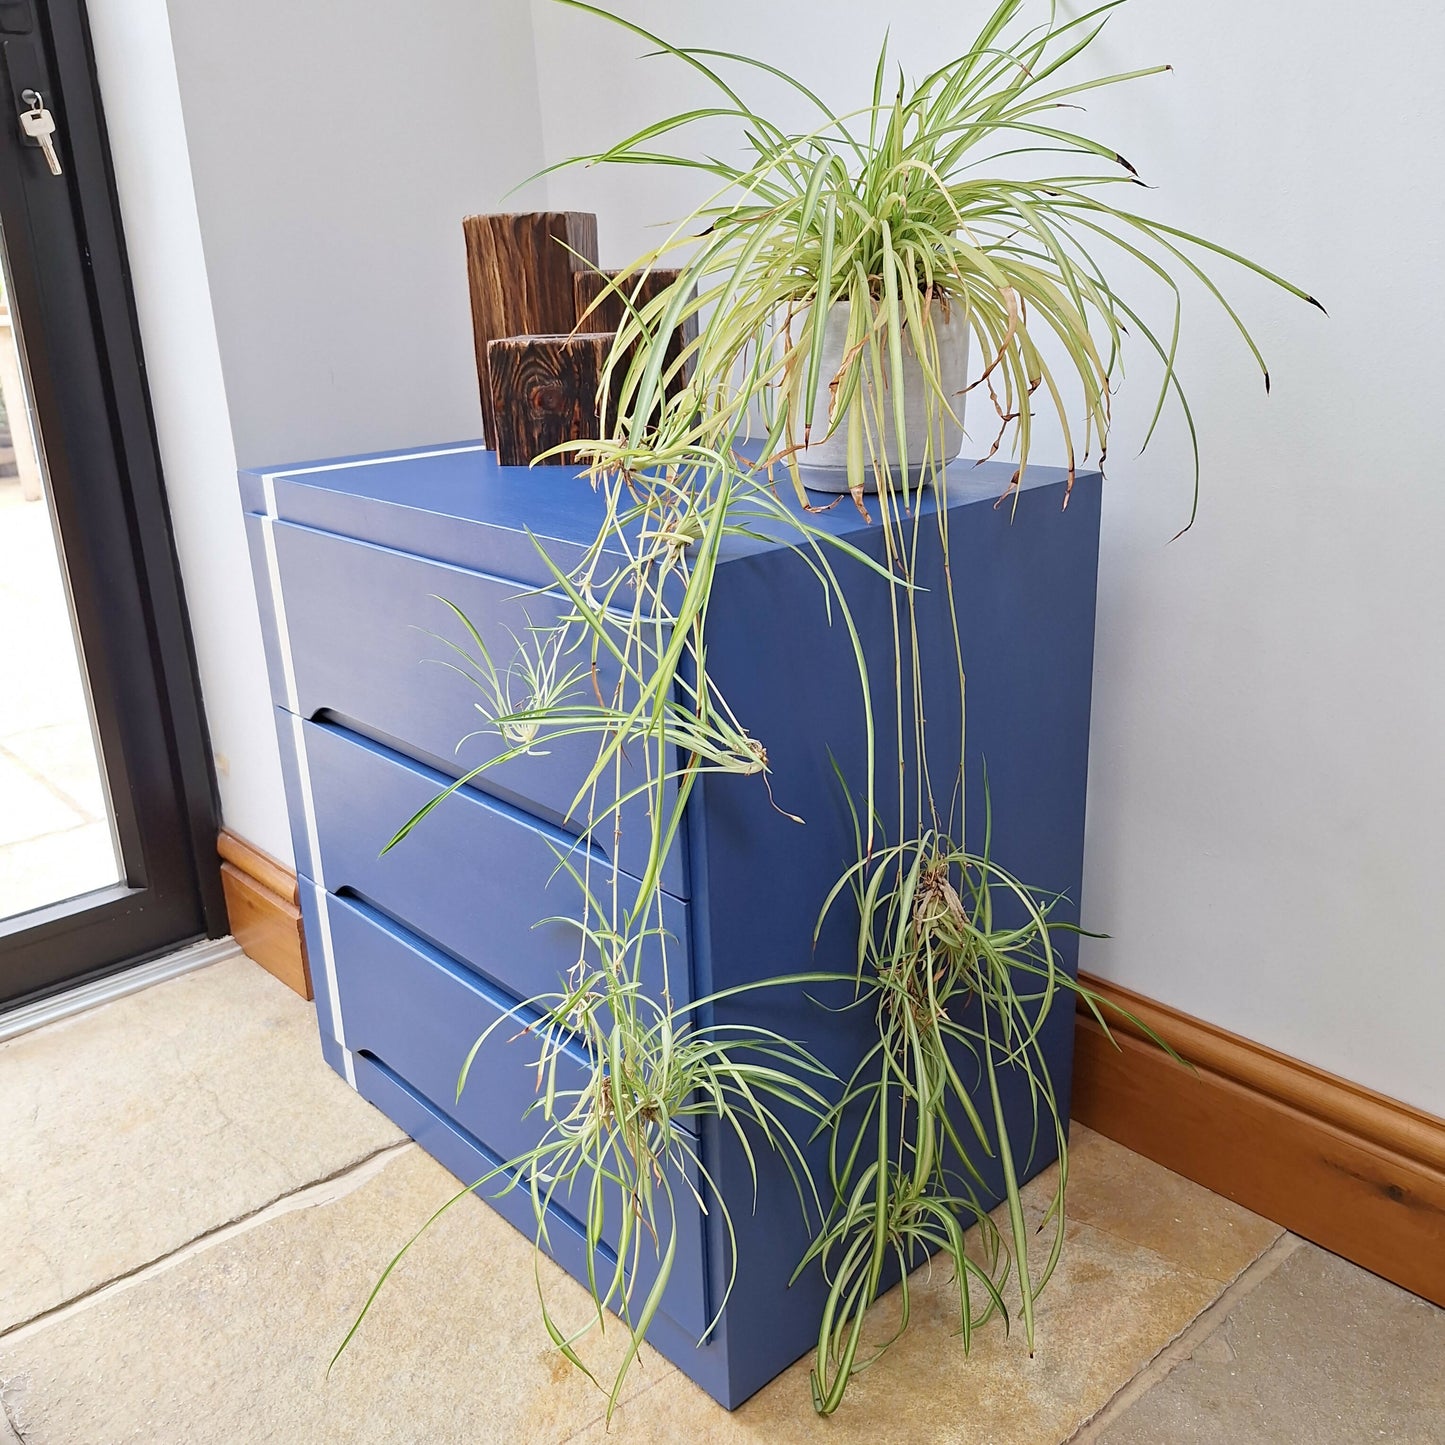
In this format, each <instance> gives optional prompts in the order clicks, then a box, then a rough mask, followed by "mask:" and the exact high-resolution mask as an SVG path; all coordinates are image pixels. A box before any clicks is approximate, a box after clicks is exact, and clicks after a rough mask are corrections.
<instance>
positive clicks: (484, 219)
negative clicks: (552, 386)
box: [462, 211, 597, 447]
mask: <svg viewBox="0 0 1445 1445" xmlns="http://www.w3.org/2000/svg"><path fill="white" fill-rule="evenodd" d="M462 234H463V236H464V237H465V239H466V246H467V283H468V286H469V287H470V290H471V297H472V333H473V336H474V338H475V341H476V352H477V382H478V385H479V387H480V391H481V400H482V430H483V434H484V435H485V437H486V440H487V445H488V446H491V447H495V446H496V444H497V441H496V430H497V428H496V421H495V418H494V416H493V414H492V386H491V380H490V377H489V373H488V365H489V363H488V360H487V346H488V344H489V343H490V342H492V341H494V340H496V339H497V338H498V337H503V336H524V335H547V334H553V333H561V332H567V331H570V330H571V329H572V327H573V325H574V324H575V321H576V316H577V311H576V307H577V299H576V291H575V290H574V288H573V284H572V276H573V273H574V272H575V271H576V270H578V269H579V268H582V267H591V266H595V265H596V264H597V217H596V216H594V215H591V214H589V213H587V212H585V211H528V212H520V213H515V214H498V215H486V216H467V217H466V218H465V219H464V220H463V221H462ZM574 253H575V254H574Z"/></svg>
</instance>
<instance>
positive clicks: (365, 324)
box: [170, 0, 542, 466]
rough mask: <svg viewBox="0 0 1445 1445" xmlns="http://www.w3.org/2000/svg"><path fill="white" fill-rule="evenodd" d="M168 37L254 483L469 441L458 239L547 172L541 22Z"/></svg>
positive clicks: (485, 13)
mask: <svg viewBox="0 0 1445 1445" xmlns="http://www.w3.org/2000/svg"><path fill="white" fill-rule="evenodd" d="M170 17H171V31H172V37H173V42H174V46H175V57H176V67H177V71H178V74H179V77H180V91H181V102H182V108H183V110H184V113H185V125H186V135H187V139H188V141H189V145H190V155H191V170H192V174H193V176H194V178H195V189H196V206H197V211H198V213H199V216H200V226H201V238H202V242H203V244H204V247H205V256H206V264H207V268H208V271H209V275H210V281H211V295H212V300H213V304H214V307H215V319H216V334H217V337H218V339H219V343H220V349H221V365H222V370H223V373H224V376H225V382H226V394H227V397H228V399H229V402H230V410H231V418H232V425H233V429H234V434H235V442H236V452H237V455H238V457H239V459H240V462H241V464H242V465H243V466H245V465H250V464H253V463H262V462H275V461H291V460H297V459H305V458H311V457H317V456H323V455H327V454H334V453H337V452H346V451H364V450H368V449H372V448H381V447H388V446H408V445H412V444H414V443H417V442H429V441H440V440H445V439H448V438H456V437H462V436H472V435H475V434H476V433H477V431H478V430H479V426H480V422H479V419H478V416H477V408H476V398H475V395H474V390H475V373H474V370H473V367H472V362H471V340H470V322H469V318H468V311H467V293H466V280H465V271H464V269H463V264H462V252H461V242H460V234H461V231H460V224H459V223H460V218H461V216H462V215H463V214H464V213H465V212H467V211H469V210H486V209H493V208H495V207H496V206H497V205H498V204H499V202H500V201H501V198H502V195H503V193H504V192H505V191H506V190H507V189H508V188H509V187H511V186H513V185H515V184H516V183H517V182H518V181H520V180H522V179H524V178H525V177H526V176H527V175H528V174H529V173H531V172H532V171H534V170H536V169H538V167H539V166H540V165H541V156H542V148H541V138H540V127H539V123H538V103H537V91H536V73H535V67H534V61H533V48H532V34H531V27H530V22H529V17H528V13H527V8H526V6H525V5H522V4H517V3H508V0H490V3H489V0H411V3H410V4H407V5H397V4H394V3H383V0H256V3H252V4H247V5H218V4H216V3H214V0H170ZM523 201H524V203H525V198H523Z"/></svg>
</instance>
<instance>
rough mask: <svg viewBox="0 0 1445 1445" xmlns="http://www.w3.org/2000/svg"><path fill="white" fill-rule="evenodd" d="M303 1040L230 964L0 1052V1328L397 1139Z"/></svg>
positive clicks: (307, 1034) (289, 1002)
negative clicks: (0, 1099)
mask: <svg viewBox="0 0 1445 1445" xmlns="http://www.w3.org/2000/svg"><path fill="white" fill-rule="evenodd" d="M315 1030H316V1022H315V1015H314V1012H313V1010H312V1008H311V1006H310V1005H308V1004H307V1003H305V1002H304V1001H303V1000H302V999H300V998H298V997H297V996H296V995H295V994H294V993H292V992H291V991H290V990H289V989H288V988H286V987H285V985H283V984H281V983H278V982H277V981H276V980H275V979H274V978H272V977H271V976H270V974H268V973H266V972H264V971H263V970H262V969H260V968H258V967H257V966H256V965H255V964H254V963H252V962H251V961H250V960H249V959H247V958H242V957H237V958H235V959H231V960H228V961H227V962H225V963H219V964H215V965H213V966H211V967H210V968H206V969H202V970H200V971H198V972H196V973H192V974H187V975H184V976H183V977H181V978H177V979H173V980H171V981H170V982H168V983H164V984H159V985H157V986H156V987H154V988H150V989H146V990H144V991H143V992H141V993H137V994H134V995H132V996H131V997H129V998H125V999H121V1000H118V1001H117V1002H115V1003H111V1004H108V1005H107V1006H106V1007H105V1008H103V1009H97V1010H95V1011H93V1012H91V1013H88V1014H82V1015H79V1016H77V1017H75V1018H72V1019H67V1020H65V1021H63V1022H61V1023H57V1024H52V1025H50V1026H48V1027H47V1028H43V1029H39V1030H37V1031H35V1032H34V1033H30V1034H24V1035H21V1036H20V1037H19V1038H16V1039H13V1040H11V1041H10V1042H8V1043H6V1044H4V1045H0V1097H3V1099H4V1108H3V1110H0V1220H3V1221H4V1227H3V1228H0V1329H5V1328H8V1327H9V1326H12V1325H14V1324H16V1323H18V1322H19V1321H22V1320H25V1319H28V1318H30V1317H32V1316H34V1315H36V1314H38V1313H40V1312H42V1311H44V1310H48V1309H51V1308H53V1307H54V1306H56V1305H58V1304H60V1303H62V1302H63V1301H65V1300H67V1299H70V1298H72V1297H73V1296H75V1295H78V1294H82V1293H84V1292H86V1291H88V1290H92V1289H94V1288H95V1287H96V1286H98V1285H101V1284H103V1283H105V1282H106V1281H107V1280H109V1279H112V1278H114V1277H115V1276H117V1275H119V1274H123V1273H125V1272H127V1271H129V1270H132V1269H135V1268H136V1267H138V1266H140V1265H143V1264H146V1263H148V1262H149V1261H151V1260H154V1259H156V1258H158V1257H159V1256H161V1255H163V1254H166V1253H168V1252H170V1251H171V1250H174V1249H176V1248H177V1247H179V1246H180V1245H183V1244H185V1243H186V1242H187V1241H188V1240H191V1239H194V1238H196V1237H197V1236H198V1235H201V1234H204V1233H206V1232H207V1231H209V1230H213V1229H215V1228H217V1227H218V1226H220V1225H223V1224H226V1223H228V1222H229V1221H231V1220H235V1219H238V1218H241V1217H243V1216H244V1215H247V1214H249V1213H252V1212H254V1211H255V1210H257V1209H259V1208H261V1207H262V1206H263V1205H265V1204H268V1203H270V1202H271V1201H272V1200H274V1199H276V1198H278V1197H279V1196H280V1195H282V1194H286V1193H289V1192H290V1191H292V1190H295V1189H298V1188H300V1187H302V1186H303V1185H306V1184H309V1183H311V1182H312V1181H314V1180H317V1179H322V1178H325V1177H327V1176H329V1175H331V1174H334V1173H337V1172H338V1171H340V1170H342V1169H345V1168H347V1167H349V1166H350V1165H353V1164H355V1163H356V1162H357V1161H359V1160H361V1159H364V1158H366V1157H367V1156H368V1155H370V1154H373V1153H375V1152H376V1151H377V1150H378V1149H380V1148H383V1147H385V1146H386V1145H388V1144H392V1143H395V1142H396V1141H397V1140H399V1139H400V1138H401V1134H400V1131H399V1130H397V1129H396V1128H395V1126H394V1125H392V1124H391V1123H390V1122H389V1121H388V1120H387V1119H385V1118H384V1117H383V1116H382V1115H381V1114H380V1113H378V1112H377V1111H376V1110H375V1109H373V1108H372V1107H371V1106H370V1105H369V1104H367V1103H366V1102H365V1101H364V1100H362V1099H361V1098H360V1097H359V1096H358V1095H357V1094H355V1093H353V1092H352V1091H351V1090H350V1089H348V1088H347V1087H346V1085H345V1084H344V1083H343V1082H342V1081H341V1080H340V1079H338V1078H337V1077H336V1076H335V1075H334V1074H333V1073H332V1072H331V1070H330V1069H329V1068H327V1067H326V1065H325V1064H324V1063H323V1062H322V1059H321V1053H320V1049H319V1047H318V1044H317V1041H316V1035H315Z"/></svg>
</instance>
